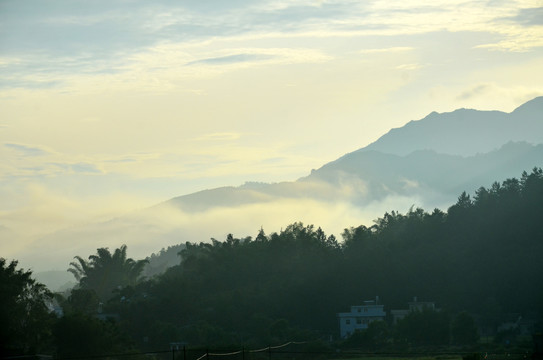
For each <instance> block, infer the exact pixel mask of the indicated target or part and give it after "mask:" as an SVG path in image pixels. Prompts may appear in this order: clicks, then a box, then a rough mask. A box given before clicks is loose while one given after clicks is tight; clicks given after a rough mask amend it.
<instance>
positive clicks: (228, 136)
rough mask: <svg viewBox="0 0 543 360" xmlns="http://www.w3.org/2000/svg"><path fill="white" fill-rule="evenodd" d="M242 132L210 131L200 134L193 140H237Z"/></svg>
mask: <svg viewBox="0 0 543 360" xmlns="http://www.w3.org/2000/svg"><path fill="white" fill-rule="evenodd" d="M241 136H242V134H240V133H235V132H224V133H210V134H205V135H202V136H200V137H198V138H196V139H194V140H196V141H208V140H210V141H223V140H238V139H240V138H241Z"/></svg>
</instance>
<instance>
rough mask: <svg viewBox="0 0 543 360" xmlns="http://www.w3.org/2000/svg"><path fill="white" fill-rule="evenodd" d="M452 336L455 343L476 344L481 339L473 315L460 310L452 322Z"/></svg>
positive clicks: (463, 344)
mask: <svg viewBox="0 0 543 360" xmlns="http://www.w3.org/2000/svg"><path fill="white" fill-rule="evenodd" d="M451 338H452V343H453V344H454V345H460V346H468V347H469V346H474V345H476V344H477V342H478V341H479V333H478V332H477V326H476V325H475V321H474V320H473V317H472V316H471V315H470V314H468V313H467V312H466V311H462V312H460V313H459V314H458V315H456V317H455V318H454V319H453V321H452V324H451Z"/></svg>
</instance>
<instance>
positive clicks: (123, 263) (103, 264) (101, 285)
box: [68, 245, 148, 301]
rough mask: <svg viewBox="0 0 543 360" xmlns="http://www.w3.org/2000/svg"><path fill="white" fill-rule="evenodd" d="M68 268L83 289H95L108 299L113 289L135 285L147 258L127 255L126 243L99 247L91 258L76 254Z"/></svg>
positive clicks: (98, 293)
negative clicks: (118, 245) (138, 258)
mask: <svg viewBox="0 0 543 360" xmlns="http://www.w3.org/2000/svg"><path fill="white" fill-rule="evenodd" d="M75 259H76V260H77V262H76V261H74V262H71V263H70V266H71V268H69V269H68V271H69V272H71V273H72V274H73V275H74V276H75V278H76V279H77V280H78V281H79V285H80V287H81V288H83V289H93V290H94V291H96V294H97V295H98V297H99V298H100V299H101V300H102V301H105V300H108V299H109V298H111V296H112V291H113V290H114V289H116V288H119V287H124V286H134V285H135V284H136V283H137V282H138V281H139V280H140V276H141V273H142V271H143V268H144V266H145V264H147V263H148V261H147V260H137V261H136V260H133V259H131V258H127V257H126V245H122V246H121V247H120V248H119V249H115V251H114V252H113V254H112V253H111V252H110V251H109V250H108V248H99V249H97V251H96V255H90V256H89V260H88V261H87V260H84V259H83V258H81V257H80V256H76V257H75Z"/></svg>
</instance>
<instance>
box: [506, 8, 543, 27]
mask: <svg viewBox="0 0 543 360" xmlns="http://www.w3.org/2000/svg"><path fill="white" fill-rule="evenodd" d="M504 20H510V21H514V22H516V23H518V24H520V25H523V26H541V25H543V7H536V8H524V9H520V10H518V13H517V15H516V16H513V17H507V18H504Z"/></svg>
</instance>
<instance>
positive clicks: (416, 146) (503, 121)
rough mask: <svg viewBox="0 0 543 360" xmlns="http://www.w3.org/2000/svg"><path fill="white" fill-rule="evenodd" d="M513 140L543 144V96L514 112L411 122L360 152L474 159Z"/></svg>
mask: <svg viewBox="0 0 543 360" xmlns="http://www.w3.org/2000/svg"><path fill="white" fill-rule="evenodd" d="M510 141H525V142H528V143H532V144H541V143H543V96H540V97H537V98H535V99H533V100H531V101H528V102H527V103H525V104H523V105H521V106H519V107H518V108H517V109H515V110H514V111H513V112H511V113H504V112H500V111H478V110H469V109H459V110H455V111H453V112H448V113H443V114H439V113H437V112H432V113H431V114H429V115H428V116H426V117H425V118H424V119H421V120H418V121H410V122H409V123H407V124H406V125H404V126H403V127H401V128H398V129H392V130H390V131H389V132H388V133H387V134H386V135H383V136H382V137H380V138H379V139H378V140H377V141H375V142H374V143H372V144H370V145H368V146H366V147H365V148H362V149H359V150H357V152H364V151H380V152H383V153H387V154H396V155H408V154H410V153H412V152H413V151H416V150H434V151H435V152H437V153H441V154H450V155H461V156H472V155H475V154H477V153H487V152H490V151H492V150H496V149H498V148H500V147H501V146H502V145H504V144H505V143H507V142H510Z"/></svg>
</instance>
